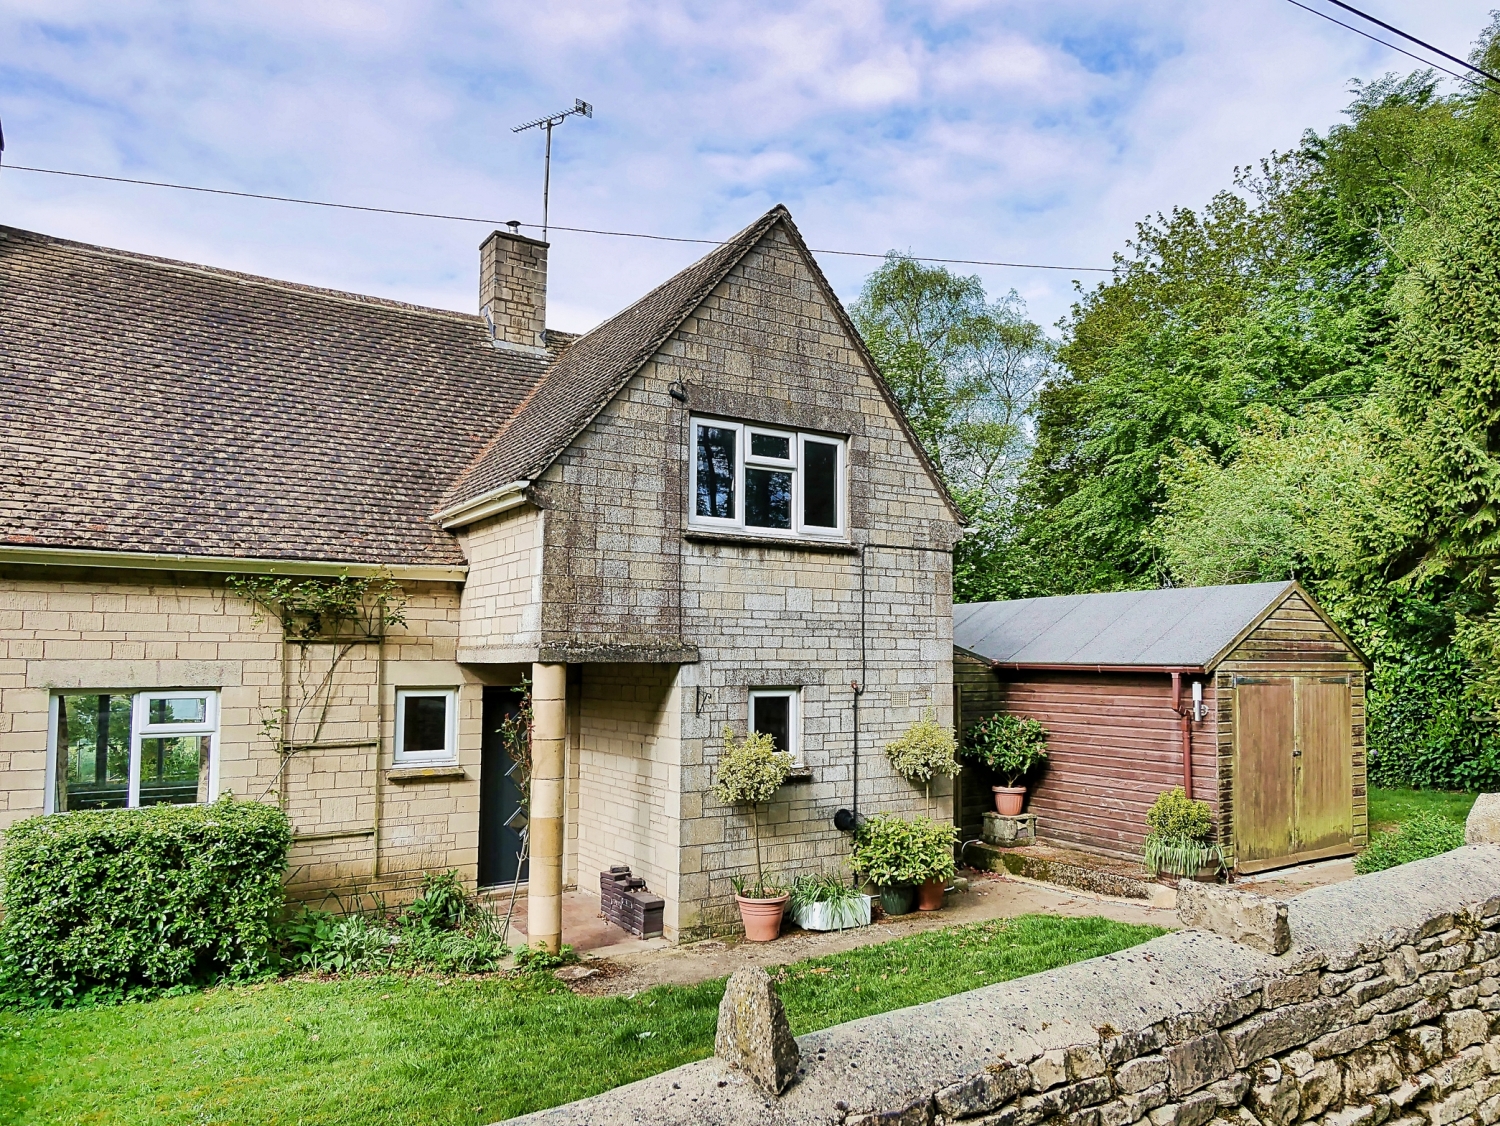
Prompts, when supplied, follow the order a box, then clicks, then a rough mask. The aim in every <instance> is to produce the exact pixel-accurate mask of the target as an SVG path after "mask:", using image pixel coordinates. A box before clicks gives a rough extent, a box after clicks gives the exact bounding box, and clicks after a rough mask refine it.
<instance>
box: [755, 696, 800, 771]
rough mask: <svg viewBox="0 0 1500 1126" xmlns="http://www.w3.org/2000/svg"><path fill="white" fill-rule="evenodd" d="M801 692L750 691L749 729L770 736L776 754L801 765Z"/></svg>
mask: <svg viewBox="0 0 1500 1126" xmlns="http://www.w3.org/2000/svg"><path fill="white" fill-rule="evenodd" d="M801 702H802V701H801V690H800V689H797V688H752V689H751V690H750V730H751V731H755V732H758V733H760V734H762V735H769V736H770V737H771V742H773V743H775V744H776V749H777V750H778V751H786V752H788V753H790V754H791V756H792V761H793V762H795V763H799V764H800V763H801V762H802V716H801V714H800V713H801V710H802V709H801V706H800V705H801Z"/></svg>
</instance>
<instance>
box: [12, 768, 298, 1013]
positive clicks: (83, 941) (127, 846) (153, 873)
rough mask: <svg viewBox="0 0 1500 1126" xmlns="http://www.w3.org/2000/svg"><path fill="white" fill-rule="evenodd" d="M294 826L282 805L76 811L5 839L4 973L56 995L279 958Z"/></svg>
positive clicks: (169, 980) (22, 825)
mask: <svg viewBox="0 0 1500 1126" xmlns="http://www.w3.org/2000/svg"><path fill="white" fill-rule="evenodd" d="M291 836H292V835H291V826H290V825H289V824H288V822H287V819H286V815H285V814H284V813H282V812H281V811H280V810H279V809H276V808H275V807H273V806H268V805H261V804H259V803H257V802H248V801H235V800H234V799H233V798H229V797H226V798H222V799H220V800H219V801H217V802H214V803H213V804H211V805H182V806H172V805H159V806H152V807H149V808H146V809H128V810H123V809H122V810H101V811H97V812H95V811H78V812H74V813H67V814H63V815H61V816H47V817H33V818H30V819H28V820H25V821H21V822H18V823H16V824H15V825H12V826H11V827H10V828H9V829H8V830H6V832H5V836H4V842H3V844H0V878H3V881H4V883H3V887H0V905H3V908H4V916H3V918H0V987H3V991H5V992H10V993H12V994H15V993H18V992H20V993H25V994H28V995H30V996H31V997H33V998H35V999H38V1000H44V1001H53V1002H66V1001H68V1000H77V999H80V998H84V997H89V996H94V997H104V996H108V995H119V996H124V995H129V994H131V993H135V992H139V991H142V990H145V991H158V990H162V989H169V988H171V987H173V986H180V985H189V984H194V983H201V982H206V981H211V980H213V979H215V978H218V977H221V976H224V975H230V976H236V977H243V976H251V975H255V974H258V973H261V972H263V971H265V970H267V969H269V968H270V967H272V966H273V965H274V964H275V960H276V949H275V940H276V928H277V924H278V920H279V919H280V916H281V913H282V909H283V906H284V902H285V898H284V893H283V890H282V878H283V875H284V874H285V871H286V856H287V849H288V848H289V847H290V845H291Z"/></svg>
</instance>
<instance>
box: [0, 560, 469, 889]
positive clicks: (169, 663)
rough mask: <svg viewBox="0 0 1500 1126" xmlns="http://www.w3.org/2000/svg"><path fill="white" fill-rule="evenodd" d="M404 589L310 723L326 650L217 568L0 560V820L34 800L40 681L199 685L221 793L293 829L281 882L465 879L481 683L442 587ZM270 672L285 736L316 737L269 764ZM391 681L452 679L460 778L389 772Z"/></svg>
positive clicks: (41, 759) (398, 885) (39, 789)
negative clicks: (228, 583)
mask: <svg viewBox="0 0 1500 1126" xmlns="http://www.w3.org/2000/svg"><path fill="white" fill-rule="evenodd" d="M406 594H407V605H406V610H405V614H406V624H405V625H404V626H401V627H397V628H395V629H393V630H392V631H391V633H390V635H389V636H388V638H387V640H386V642H385V644H384V646H383V660H377V654H376V647H375V646H371V645H360V646H356V647H354V648H353V649H352V650H351V651H350V652H349V653H348V655H347V657H346V658H345V660H343V661H342V662H340V664H339V665H338V668H337V669H336V670H335V672H334V675H333V677H332V678H331V680H330V681H329V685H330V687H329V691H328V693H327V697H328V698H327V701H326V702H327V712H326V716H325V717H324V718H323V721H322V725H321V729H319V728H318V718H317V717H318V716H320V715H323V703H324V698H323V696H322V695H317V694H315V695H314V696H313V697H312V698H309V699H307V700H306V702H305V704H304V697H305V696H306V695H307V693H308V692H310V691H312V690H313V689H315V688H316V687H317V686H318V685H320V684H321V683H322V682H323V680H324V678H325V676H326V675H327V673H328V668H329V663H330V655H331V653H332V649H331V647H329V646H327V645H311V646H305V647H304V646H300V645H283V643H282V639H281V636H280V628H279V626H278V625H277V624H276V623H275V622H274V620H267V619H266V618H265V617H263V616H262V615H259V614H257V612H256V610H255V609H254V608H253V607H252V606H251V605H250V604H248V603H247V602H245V601H244V600H243V599H241V598H239V597H237V596H235V595H233V594H231V593H229V592H228V591H227V590H226V588H225V586H224V584H223V580H222V578H213V577H208V576H202V575H191V574H186V573H182V574H178V573H163V572H146V571H81V570H73V571H63V570H60V569H57V568H48V569H42V568H34V567H27V568H21V567H12V568H9V569H6V570H4V571H0V830H3V828H4V827H5V826H6V825H9V824H11V823H13V822H15V821H17V820H19V819H21V818H23V817H29V816H33V815H35V814H39V813H42V812H43V811H44V809H45V803H46V774H47V757H48V753H49V751H48V718H49V711H50V707H51V697H52V696H53V695H54V694H55V693H57V692H60V691H77V690H83V691H88V690H98V691H109V690H113V691H139V690H142V689H149V688H162V689H170V688H213V689H217V690H218V691H219V699H220V719H219V732H218V739H217V746H216V748H215V754H217V756H218V759H219V786H220V792H228V793H232V794H234V795H235V796H237V797H241V798H250V799H257V800H264V801H271V802H276V803H277V804H280V805H281V806H282V807H283V808H285V809H286V810H287V813H288V814H289V816H290V817H291V820H292V824H293V827H294V830H295V831H296V833H297V840H296V842H295V843H294V845H293V848H292V854H291V880H290V886H291V889H292V892H293V894H295V895H299V896H303V897H308V898H314V899H316V898H320V897H321V896H322V895H324V894H325V893H327V892H330V891H333V892H339V893H341V894H342V893H348V892H351V891H361V890H367V891H379V892H400V891H402V890H403V889H405V888H408V887H410V886H412V885H413V884H415V883H416V882H417V881H418V880H419V878H420V875H421V873H422V872H423V871H425V870H430V869H446V868H457V869H458V870H459V871H460V872H461V873H463V874H464V876H465V878H467V879H469V880H472V879H473V878H474V876H475V868H476V864H477V849H478V823H479V819H478V803H479V787H478V772H479V724H480V704H481V696H482V685H481V684H480V683H479V681H478V680H477V679H476V676H475V675H474V674H473V673H472V672H469V671H466V670H465V669H464V668H462V667H461V666H459V665H458V664H456V663H455V660H454V658H455V648H456V644H457V638H458V632H459V607H458V595H457V591H456V589H455V588H454V587H452V586H450V585H447V584H439V583H417V584H411V585H409V586H408V588H407V591H406ZM284 677H285V685H286V691H287V694H288V699H289V704H290V708H289V711H290V714H291V716H292V719H293V721H294V723H295V727H294V728H293V733H294V734H293V738H294V739H295V740H297V741H299V742H313V741H316V742H318V743H320V744H324V745H323V746H322V747H320V748H316V749H306V750H299V751H297V752H295V753H294V754H292V755H290V756H289V757H288V758H287V761H286V763H285V765H284V767H283V764H282V763H281V761H280V759H279V756H278V754H277V753H276V750H275V747H274V745H273V743H272V741H271V740H270V739H269V738H267V736H266V734H265V731H264V729H263V723H264V721H265V720H267V719H274V718H275V716H276V713H277V711H278V709H279V708H280V707H281V701H282V694H283V678H284ZM382 686H383V687H382ZM399 687H413V688H415V687H424V688H425V687H456V688H459V714H458V731H459V747H460V765H461V766H462V767H463V769H464V772H465V775H466V776H465V777H463V778H461V779H443V780H439V781H427V782H417V783H408V784H404V785H398V784H395V783H393V782H391V781H390V780H389V778H388V776H387V770H388V768H390V767H391V766H392V763H391V747H392V746H393V743H394V738H395V693H396V689H397V688H399ZM382 696H383V697H384V700H383V703H382ZM377 740H378V747H377ZM329 744H332V745H329ZM377 810H378V811H379V816H378V819H377V816H376V814H377ZM377 848H378V852H379V870H378V873H377V870H376V864H375V860H376V853H377Z"/></svg>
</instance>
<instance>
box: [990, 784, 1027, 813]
mask: <svg viewBox="0 0 1500 1126" xmlns="http://www.w3.org/2000/svg"><path fill="white" fill-rule="evenodd" d="M990 789H991V790H993V791H994V792H995V812H996V813H998V814H1000V815H1001V816H1003V817H1015V816H1016V815H1017V814H1019V813H1020V812H1021V809H1022V807H1023V806H1025V804H1026V787H1025V786H991V787H990Z"/></svg>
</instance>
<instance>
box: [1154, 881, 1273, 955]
mask: <svg viewBox="0 0 1500 1126" xmlns="http://www.w3.org/2000/svg"><path fill="white" fill-rule="evenodd" d="M1177 917H1178V918H1179V919H1180V920H1181V921H1182V925H1183V926H1185V927H1196V928H1198V929H1199V930H1206V931H1212V932H1213V933H1214V934H1218V935H1223V936H1224V937H1225V938H1227V939H1231V940H1232V941H1234V942H1240V943H1243V944H1244V945H1246V946H1248V947H1250V948H1251V949H1253V950H1259V951H1261V952H1262V953H1264V954H1285V953H1286V952H1287V951H1288V950H1289V949H1291V946H1292V927H1291V923H1290V922H1289V921H1288V919H1287V905H1286V904H1285V903H1283V902H1282V901H1281V900H1279V899H1272V898H1271V897H1270V896H1266V895H1256V894H1254V893H1253V892H1248V891H1241V890H1239V889H1238V888H1235V887H1225V886H1222V885H1219V884H1200V883H1198V882H1197V881H1196V880H1183V881H1182V882H1181V883H1180V884H1178V885H1177Z"/></svg>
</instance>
